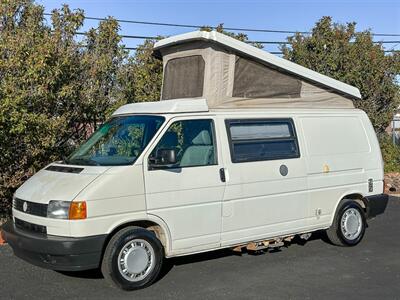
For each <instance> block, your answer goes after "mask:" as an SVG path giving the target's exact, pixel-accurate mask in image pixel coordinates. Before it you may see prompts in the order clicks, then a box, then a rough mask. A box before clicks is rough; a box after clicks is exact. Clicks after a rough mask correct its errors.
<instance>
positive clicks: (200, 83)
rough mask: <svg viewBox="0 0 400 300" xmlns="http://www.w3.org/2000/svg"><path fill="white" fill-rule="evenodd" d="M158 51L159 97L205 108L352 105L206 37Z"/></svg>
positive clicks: (340, 96)
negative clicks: (198, 102) (194, 101)
mask: <svg viewBox="0 0 400 300" xmlns="http://www.w3.org/2000/svg"><path fill="white" fill-rule="evenodd" d="M158 51H159V53H160V54H161V56H162V57H163V65H164V75H163V89H162V95H161V100H169V99H178V98H188V99H189V98H191V99H193V98H205V99H206V100H207V104H208V106H209V108H210V109H211V110H212V109H235V108H240V109H252V108H266V107H271V108H287V107H301V108H353V107H354V105H353V102H352V98H351V97H349V96H347V95H344V94H340V93H339V92H337V91H334V90H332V89H330V88H326V87H323V86H321V85H320V84H318V83H315V82H310V81H309V80H305V79H304V78H302V77H301V76H298V75H294V74H291V73H288V72H287V71H286V70H281V69H278V68H276V67H273V66H270V65H268V64H267V63H265V62H262V61H258V60H257V59H256V58H253V57H250V56H248V55H246V53H237V52H235V51H234V50H232V49H228V48H226V47H223V46H222V45H219V44H217V43H213V42H210V41H198V40H195V41H188V42H185V43H181V44H177V45H172V46H169V47H164V48H161V49H159V50H158ZM178 58H180V59H178ZM200 58H201V59H200ZM202 61H203V63H204V64H202ZM171 66H173V67H171Z"/></svg>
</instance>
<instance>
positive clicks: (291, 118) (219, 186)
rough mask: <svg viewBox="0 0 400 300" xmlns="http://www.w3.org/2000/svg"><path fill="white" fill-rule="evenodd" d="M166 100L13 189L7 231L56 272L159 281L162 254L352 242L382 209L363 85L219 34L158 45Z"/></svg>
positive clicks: (379, 166) (133, 284) (130, 110)
mask: <svg viewBox="0 0 400 300" xmlns="http://www.w3.org/2000/svg"><path fill="white" fill-rule="evenodd" d="M155 55H157V56H158V57H159V58H162V59H163V62H164V77H163V88H162V97H161V101H157V102H147V103H134V104H127V105H124V106H122V107H120V108H119V109H118V110H117V111H115V112H114V114H113V115H112V117H111V119H110V120H109V121H108V122H106V123H105V124H104V125H103V126H101V128H100V129H99V130H98V131H97V132H95V133H94V134H93V135H92V136H91V137H90V138H89V139H88V141H86V142H85V143H84V144H83V145H81V146H80V147H79V148H78V149H77V150H76V152H74V153H73V154H72V155H71V156H70V157H69V158H68V159H66V160H65V161H62V162H55V163H52V164H50V165H48V166H46V167H45V168H44V169H42V170H40V171H39V172H38V173H37V174H35V175H34V176H33V177H32V178H30V179H29V180H28V181H26V182H25V183H24V184H23V185H22V186H21V187H20V188H19V189H18V190H17V191H16V193H15V196H14V199H13V219H12V221H10V222H8V223H7V224H6V225H5V226H4V227H3V236H4V237H5V239H6V241H8V243H9V244H10V245H11V247H12V248H13V250H14V252H15V254H16V255H17V256H18V257H20V258H22V259H24V260H26V261H28V262H30V263H32V264H35V265H38V266H41V267H44V268H49V269H54V270H85V269H92V268H99V267H100V268H101V270H102V273H103V275H104V277H105V278H106V279H107V280H109V281H110V282H112V283H113V284H115V285H116V286H119V287H121V288H123V289H128V290H131V289H138V288H142V287H145V286H148V285H150V284H151V283H152V282H153V281H154V280H155V278H156V277H157V275H158V274H159V272H160V269H161V267H162V263H163V260H164V258H169V257H175V256H181V255H188V254H193V253H199V252H205V251H211V250H215V249H221V248H233V249H236V250H240V249H245V248H247V249H248V250H249V251H250V250H260V249H263V248H266V247H275V246H280V245H282V243H284V242H287V241H290V240H291V239H292V238H293V237H294V236H296V235H298V236H301V237H302V238H307V237H308V236H309V234H310V233H312V232H314V231H317V230H326V232H327V236H328V237H329V239H330V241H331V242H332V243H333V244H336V245H340V246H354V245H356V244H358V243H359V242H360V241H361V239H362V238H363V236H364V233H365V229H366V225H367V224H366V222H367V219H369V218H372V217H375V216H376V215H378V214H380V213H382V212H383V211H384V209H385V207H386V204H387V200H388V198H387V195H384V194H383V191H384V182H383V178H384V176H383V162H382V158H381V153H380V148H379V144H378V141H377V138H376V136H375V133H374V130H373V127H372V126H371V123H370V121H369V119H368V117H367V115H366V114H365V113H364V112H363V111H361V110H358V109H355V108H354V106H353V102H352V100H354V99H357V98H360V93H359V91H358V89H356V88H354V87H352V86H349V85H347V84H344V83H342V82H339V81H337V80H334V79H332V78H329V77H327V76H324V75H321V74H319V73H316V72H313V71H311V70H309V69H306V68H304V67H301V66H299V65H296V64H294V63H291V62H289V61H286V60H284V59H282V58H279V57H276V56H274V55H271V54H269V53H267V52H265V51H263V50H260V49H256V48H254V47H252V46H250V45H247V44H244V43H242V42H239V41H237V40H234V39H232V38H230V37H227V36H225V35H222V34H219V33H216V32H202V31H198V32H192V33H188V34H183V35H180V36H174V37H171V38H167V39H164V40H162V41H160V42H158V43H157V44H156V46H155Z"/></svg>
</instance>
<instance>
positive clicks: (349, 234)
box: [340, 208, 363, 240]
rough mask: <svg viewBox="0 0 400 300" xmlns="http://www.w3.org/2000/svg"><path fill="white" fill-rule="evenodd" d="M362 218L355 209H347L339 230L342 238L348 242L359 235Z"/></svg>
mask: <svg viewBox="0 0 400 300" xmlns="http://www.w3.org/2000/svg"><path fill="white" fill-rule="evenodd" d="M362 222H363V220H362V217H361V214H360V212H359V211H358V210H357V209H355V208H349V209H348V210H346V211H345V212H344V214H343V216H342V219H341V222H340V228H341V230H342V233H343V235H344V237H345V238H346V239H348V240H355V239H356V238H358V237H359V236H360V234H361V229H362Z"/></svg>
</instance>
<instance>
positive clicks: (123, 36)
mask: <svg viewBox="0 0 400 300" xmlns="http://www.w3.org/2000/svg"><path fill="white" fill-rule="evenodd" d="M76 34H77V35H87V33H85V32H76ZM120 37H122V38H126V39H152V40H158V39H160V37H159V36H144V35H125V34H120ZM245 43H248V44H263V45H288V44H290V42H281V41H279V42H273V41H245ZM373 43H375V44H398V43H400V41H373Z"/></svg>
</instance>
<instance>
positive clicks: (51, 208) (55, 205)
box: [47, 200, 71, 219]
mask: <svg viewBox="0 0 400 300" xmlns="http://www.w3.org/2000/svg"><path fill="white" fill-rule="evenodd" d="M70 205H71V202H70V201H58V200H51V201H50V202H49V205H48V206H47V217H48V218H53V219H68V215H69V207H70Z"/></svg>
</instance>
